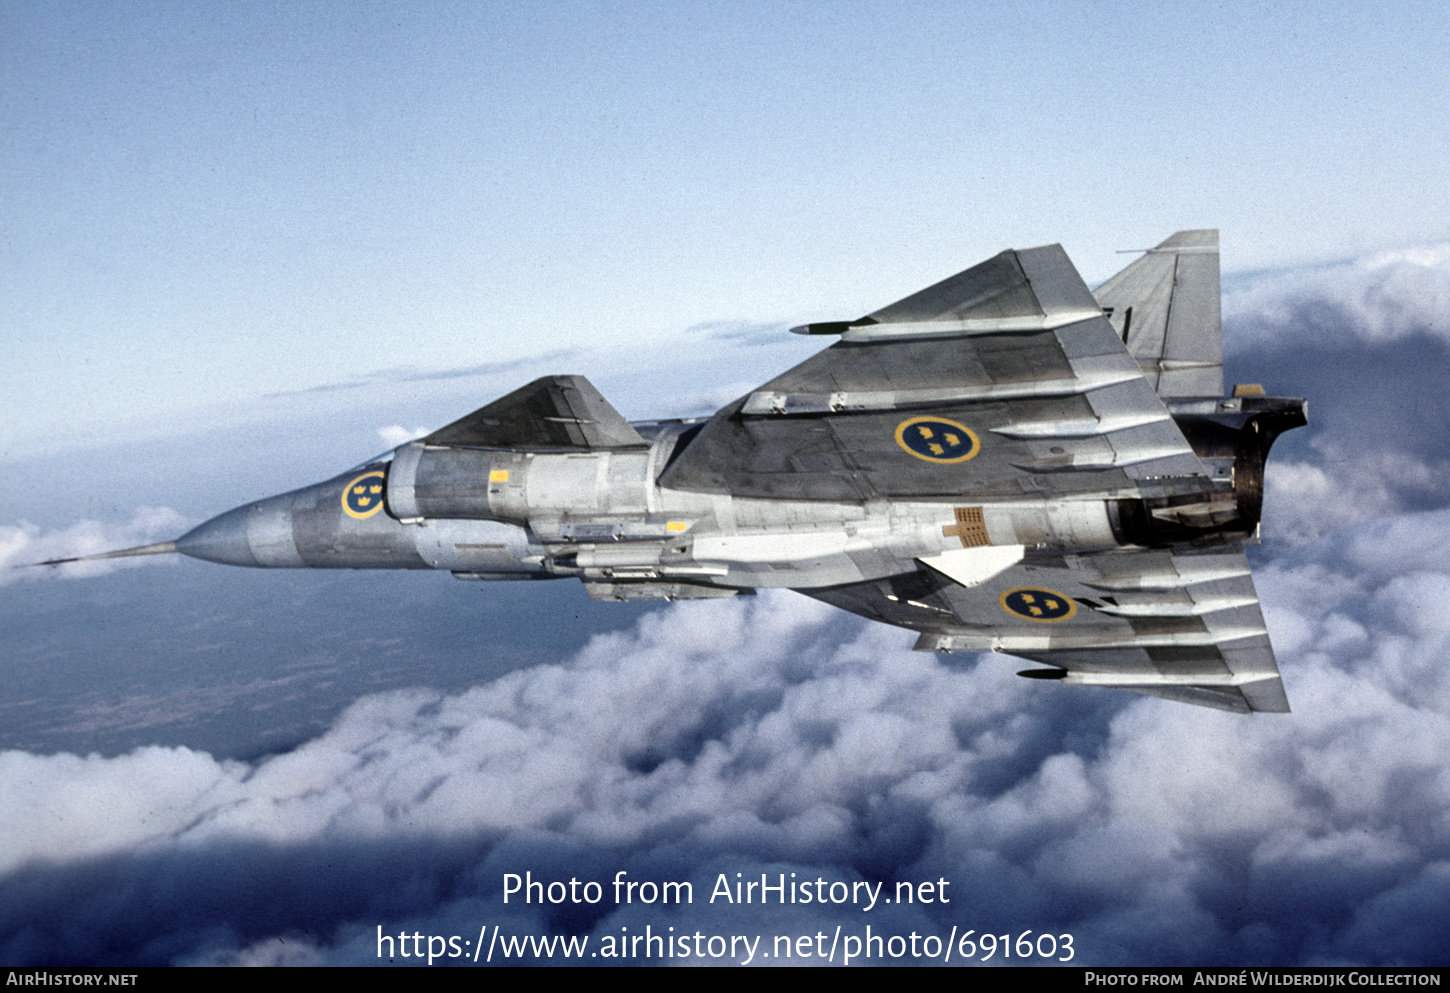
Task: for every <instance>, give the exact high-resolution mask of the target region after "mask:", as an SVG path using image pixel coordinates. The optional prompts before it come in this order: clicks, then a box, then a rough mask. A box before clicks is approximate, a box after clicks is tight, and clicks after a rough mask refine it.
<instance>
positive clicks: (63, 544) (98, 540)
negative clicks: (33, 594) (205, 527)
mask: <svg viewBox="0 0 1450 993" xmlns="http://www.w3.org/2000/svg"><path fill="white" fill-rule="evenodd" d="M190 526H191V522H189V521H188V520H187V519H186V518H185V517H182V516H181V515H180V514H178V513H177V512H176V511H174V510H172V509H171V508H169V507H138V508H136V512H135V513H134V514H133V515H132V517H131V520H130V521H128V522H126V523H124V524H110V523H106V522H102V521H81V522H80V523H78V524H72V525H71V526H70V527H68V528H62V529H59V530H52V531H43V530H41V529H40V528H39V527H36V526H35V525H33V524H28V523H24V522H22V523H20V524H18V525H0V585H4V584H6V583H9V582H13V581H15V580H18V579H39V578H45V577H47V576H64V577H67V578H79V577H85V576H99V575H103V574H105V573H108V572H112V571H114V570H116V569H125V568H132V567H135V566H142V565H154V564H156V563H159V562H167V561H170V559H169V557H167V556H162V555H154V556H144V557H140V558H127V559H104V560H101V561H97V562H73V563H70V564H67V565H62V566H47V567H45V568H34V569H30V568H21V567H23V566H29V565H32V564H33V563H36V562H44V561H47V560H50V559H64V558H73V557H75V556H80V555H95V554H97V553H99V552H113V551H117V550H118V549H122V548H134V547H136V546H138V545H150V544H155V543H156V542H161V541H170V540H171V539H172V538H176V537H178V536H179V535H181V534H182V533H184V532H185V531H186V530H187V529H188V528H189V527H190Z"/></svg>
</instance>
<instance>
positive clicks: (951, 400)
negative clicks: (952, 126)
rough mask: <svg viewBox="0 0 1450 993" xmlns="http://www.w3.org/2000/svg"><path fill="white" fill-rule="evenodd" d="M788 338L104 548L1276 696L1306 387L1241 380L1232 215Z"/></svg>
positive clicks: (1005, 260) (1048, 252)
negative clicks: (788, 623) (576, 603)
mask: <svg viewBox="0 0 1450 993" xmlns="http://www.w3.org/2000/svg"><path fill="white" fill-rule="evenodd" d="M792 330H793V331H796V332H798V333H802V334H810V335H823V336H832V337H834V338H835V339H836V341H835V343H834V344H831V345H830V347H828V348H825V349H824V350H823V351H821V352H819V353H817V354H816V355H814V356H813V357H811V358H810V359H808V360H806V361H805V362H803V363H801V364H800V365H798V366H796V367H795V368H793V369H790V370H788V371H787V372H784V373H782V374H781V375H779V376H777V377H776V378H775V379H772V380H771V381H770V382H768V383H766V384H764V385H763V386H761V387H759V388H758V389H755V390H753V391H752V392H750V393H749V394H747V395H746V396H743V397H741V398H740V399H738V400H736V401H735V402H734V403H731V404H729V405H728V406H726V407H724V408H723V409H721V410H720V411H719V412H717V413H716V414H715V415H714V416H713V417H709V418H700V419H694V420H688V419H686V420H661V421H645V422H636V423H630V422H627V421H626V420H625V419H624V418H623V417H622V416H620V414H619V413H618V412H617V411H616V410H615V409H614V408H613V407H612V406H610V405H609V403H608V401H606V400H605V399H604V398H603V397H602V396H601V395H600V394H599V392H598V391H597V390H596V389H595V388H594V387H593V386H592V385H591V384H590V383H589V381H588V380H587V379H585V378H584V377H583V376H548V377H545V378H543V379H539V380H536V381H534V382H532V383H530V384H529V385H527V386H524V387H523V388H521V389H519V390H516V391H515V392H513V393H510V394H509V395H507V396H505V397H503V398H502V399H499V400H495V401H494V402H493V403H490V404H489V405H488V406H486V407H483V408H481V409H479V410H476V411H474V412H473V413H471V414H469V415H468V416H466V417H463V418H462V419H460V420H458V421H455V422H454V423H452V424H449V425H448V426H446V427H444V428H442V429H440V430H438V431H434V432H433V433H432V434H430V435H427V436H426V437H424V438H421V439H419V440H417V441H412V442H409V443H407V444H404V445H402V446H400V447H398V448H396V449H394V450H393V451H391V452H389V453H387V454H386V455H384V456H382V457H379V458H378V459H375V460H373V461H371V462H369V463H367V464H365V465H362V466H358V467H356V468H354V469H353V470H351V471H349V472H345V473H343V474H342V475H339V476H335V477H334V478H332V479H329V480H327V481H325V482H321V483H317V484H315V485H313V486H308V487H304V488H303V489H300V490H296V491H293V492H291V493H285V494H282V495H280V496H272V497H267V498H266V499H263V500H257V501H253V502H250V503H247V504H244V505H243V506H240V507H237V508H236V509H234V510H231V511H228V512H227V513H224V514H222V515H220V516H219V517H215V518H213V519H211V520H209V521H207V522H206V523H205V524H202V525H201V526H199V527H197V528H195V529H194V530H192V531H190V532H188V533H187V534H185V535H183V536H181V537H180V538H178V539H177V540H176V541H174V542H165V543H163V544H160V545H149V546H145V547H142V548H135V549H126V550H124V551H121V552H112V553H108V556H127V555H146V554H157V553H164V552H180V553H181V554H183V555H189V556H191V557H193V558H198V559H205V560H207V561H210V562H220V563H226V564H229V565H239V566H253V567H263V568H347V569H359V568H362V569H447V570H449V571H450V572H452V573H453V575H454V576H457V577H458V578H459V579H469V580H503V579H512V580H516V579H557V578H561V577H575V578H577V579H579V580H581V581H582V582H583V584H584V589H585V590H586V591H587V592H588V595H589V596H590V597H592V598H594V599H597V600H685V599H698V598H710V597H728V596H734V595H737V594H741V593H752V592H754V591H755V590H756V589H760V588H766V587H784V588H787V589H792V590H796V591H798V592H801V593H804V594H805V595H807V596H811V597H815V598H816V599H819V600H823V601H825V602H826V603H830V604H834V605H835V606H837V607H841V608H843V609H845V610H848V611H852V612H854V613H857V614H860V615H862V616H864V617H868V618H871V619H872V620H875V621H881V622H883V623H886V624H893V625H897V626H899V627H904V628H910V629H912V630H914V631H917V632H919V635H920V637H919V638H918V640H917V643H916V647H917V648H918V649H919V650H922V651H929V652H987V651H993V652H1004V653H1008V654H1010V655H1015V656H1019V657H1021V658H1024V659H1029V660H1032V661H1034V662H1039V663H1044V664H1045V667H1041V668H1033V669H1028V670H1026V671H1024V672H1022V673H1021V675H1023V676H1028V677H1034V678H1041V679H1054V680H1058V681H1059V682H1062V683H1068V684H1076V685H1083V686H1108V687H1116V688H1119V689H1124V690H1129V691H1132V692H1134V693H1141V694H1147V695H1149V696H1155V697H1162V698H1166V699H1169V700H1178V701H1183V702H1186V703H1193V704H1200V705H1203V706H1208V707H1216V708H1219V709H1222V710H1229V711H1236V712H1240V713H1249V712H1254V711H1269V712H1286V711H1288V709H1289V703H1288V699H1287V697H1286V695H1285V692H1284V687H1283V683H1282V681H1281V679H1280V675H1279V670H1278V667H1277V665H1276V663H1275V660H1274V653H1273V649H1272V647H1271V646H1270V644H1269V637H1268V632H1267V630H1266V629H1265V626H1264V618H1263V615H1262V613H1261V612H1260V609H1259V601H1258V596H1257V593H1256V592H1255V589H1254V583H1253V579H1252V577H1251V576H1250V574H1249V563H1248V560H1247V558H1246V557H1245V555H1244V550H1243V549H1244V546H1245V545H1247V544H1251V543H1253V542H1255V541H1256V540H1257V535H1258V529H1259V517H1260V508H1261V505H1262V497H1263V478H1264V476H1263V473H1264V460H1265V457H1266V456H1267V454H1268V451H1269V447H1270V446H1271V445H1272V444H1273V442H1274V439H1275V438H1276V437H1277V436H1278V435H1279V434H1280V433H1281V432H1283V431H1286V430H1289V429H1291V428H1295V427H1299V426H1302V425H1303V424H1305V423H1306V418H1305V410H1306V404H1305V401H1304V400H1303V399H1299V398H1291V397H1270V396H1265V395H1264V391H1263V389H1262V388H1261V387H1258V386H1253V385H1242V386H1236V387H1235V388H1234V390H1233V392H1232V395H1231V396H1227V397H1226V396H1224V387H1223V359H1222V332H1221V327H1220V319H1219V267H1218V232H1217V231H1212V230H1204V231H1181V232H1179V233H1177V234H1175V235H1173V236H1172V237H1171V238H1169V239H1168V240H1167V241H1164V242H1163V243H1162V244H1160V245H1158V246H1157V247H1156V248H1152V249H1149V250H1147V251H1146V252H1144V254H1143V255H1142V257H1141V258H1139V259H1138V260H1136V261H1134V262H1133V263H1132V264H1131V265H1129V266H1128V267H1127V268H1126V269H1124V270H1123V271H1122V272H1120V273H1119V274H1118V275H1116V276H1114V277H1113V278H1112V279H1110V280H1108V281H1107V282H1106V283H1104V284H1103V285H1102V286H1100V287H1098V289H1097V291H1096V293H1094V292H1093V291H1091V290H1089V288H1088V287H1087V285H1086V284H1085V283H1084V282H1083V280H1082V277H1081V276H1080V275H1079V274H1078V272H1077V270H1076V269H1075V268H1074V267H1073V264H1072V262H1071V261H1069V259H1068V257H1067V255H1066V253H1065V252H1064V251H1063V250H1062V247H1061V246H1060V245H1047V246H1043V247H1039V248H1028V249H1020V250H1008V251H1004V252H1002V253H1001V254H999V255H997V256H994V257H993V258H991V259H988V260H987V261H985V262H983V263H981V264H980V265H976V266H973V267H972V268H970V269H967V270H966V271H964V272H960V273H958V274H957V275H955V276H952V277H950V278H948V279H945V280H943V281H941V282H939V283H937V284H935V285H934V286H930V287H928V288H927V289H924V290H922V291H920V292H919V293H915V294H912V295H911V296H909V297H907V298H906V299H904V300H900V301H898V302H896V303H893V304H891V305H890V306H888V307H883V308H882V309H880V310H877V311H874V312H873V313H870V314H867V315H866V316H864V317H861V318H858V319H856V320H842V321H835V322H826V323H816V324H807V325H803V326H801V327H797V328H793V329H792ZM64 561H74V560H69V559H66V560H54V561H53V562H51V563H48V564H58V563H59V562H64Z"/></svg>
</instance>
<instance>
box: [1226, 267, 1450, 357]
mask: <svg viewBox="0 0 1450 993" xmlns="http://www.w3.org/2000/svg"><path fill="white" fill-rule="evenodd" d="M1223 312H1224V320H1225V322H1232V323H1234V324H1235V326H1236V327H1237V328H1239V329H1241V331H1242V333H1241V334H1239V335H1235V336H1230V337H1227V338H1226V339H1225V345H1226V346H1227V347H1228V348H1230V349H1233V350H1237V351H1242V350H1245V349H1248V348H1254V347H1262V346H1264V345H1272V344H1275V343H1279V342H1282V341H1284V340H1286V339H1287V340H1293V341H1296V342H1304V341H1305V340H1306V339H1309V340H1311V341H1312V344H1314V345H1324V344H1331V343H1336V342H1343V341H1345V340H1357V341H1362V342H1370V343H1382V342H1387V341H1391V340H1395V339H1400V338H1406V337H1409V336H1412V335H1421V334H1423V335H1430V336H1432V337H1436V338H1440V339H1442V340H1450V244H1435V245H1421V246H1417V247H1413V248H1408V249H1402V250H1398V251H1391V252H1381V253H1378V254H1375V255H1370V256H1366V257H1363V258H1359V259H1355V260H1353V261H1349V262H1342V263H1338V264H1334V265H1326V266H1316V267H1308V268H1302V269H1295V270H1290V271H1283V272H1274V273H1266V274H1259V275H1251V276H1241V277H1238V278H1236V279H1229V280H1226V281H1225V284H1224V299H1223Z"/></svg>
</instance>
